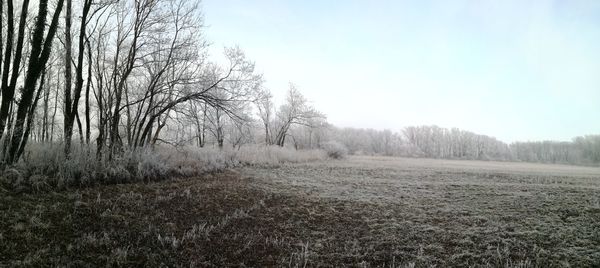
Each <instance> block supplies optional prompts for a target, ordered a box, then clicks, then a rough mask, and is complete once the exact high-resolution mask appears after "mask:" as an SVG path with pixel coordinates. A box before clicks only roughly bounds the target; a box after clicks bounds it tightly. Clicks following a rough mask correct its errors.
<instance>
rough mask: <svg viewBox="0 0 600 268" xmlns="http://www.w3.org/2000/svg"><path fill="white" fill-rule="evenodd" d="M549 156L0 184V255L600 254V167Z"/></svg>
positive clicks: (9, 259)
mask: <svg viewBox="0 0 600 268" xmlns="http://www.w3.org/2000/svg"><path fill="white" fill-rule="evenodd" d="M469 167H471V168H469ZM544 167H546V165H542V166H539V165H534V166H527V165H525V166H524V165H523V164H510V163H497V162H477V161H466V162H460V161H457V162H447V161H442V160H412V159H410V160H407V159H397V158H373V157H362V158H356V157H354V158H350V159H348V160H344V161H322V162H316V163H309V164H293V165H287V164H286V165H281V166H280V167H277V168H273V167H271V168H268V167H248V168H243V169H238V170H236V171H228V172H225V173H222V174H218V175H206V176H204V177H199V178H194V179H181V180H170V181H161V182H155V183H147V184H144V183H138V184H126V185H112V186H99V187H95V188H88V189H81V190H78V191H75V190H70V191H64V192H56V193H45V194H37V195H28V194H21V195H12V194H8V193H6V192H5V193H0V212H1V214H0V266H42V265H45V266H73V267H80V266H127V267H130V266H171V267H184V266H185V267H189V266H192V267H207V266H208V267H222V266H252V267H260V266H280V267H281V266H283V267H304V266H306V267H314V266H331V267H337V266H360V267H428V266H437V267H447V266H463V267H464V266H491V267H507V266H508V267H561V266H572V267H593V266H598V265H600V195H599V193H600V180H598V178H600V176H598V175H599V174H600V172H598V173H594V172H597V171H598V170H594V169H588V168H575V167H569V166H562V167H561V166H549V168H548V169H546V168H544ZM594 174H596V175H594Z"/></svg>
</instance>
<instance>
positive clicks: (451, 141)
mask: <svg viewBox="0 0 600 268" xmlns="http://www.w3.org/2000/svg"><path fill="white" fill-rule="evenodd" d="M329 132H330V133H327V135H328V136H329V137H332V138H335V140H337V141H339V142H340V143H342V144H344V145H345V146H346V147H347V148H348V151H349V152H350V153H351V154H368V155H387V156H408V157H431V158H447V159H478V160H502V161H526V162H544V163H564V164H580V165H596V164H599V163H600V135H587V136H582V137H576V138H574V139H573V140H572V141H569V142H564V141H560V142H559V141H536V142H514V143H511V144H507V143H505V142H502V141H500V140H498V139H496V138H494V137H490V136H486V135H481V134H476V133H473V132H470V131H465V130H460V129H457V128H452V129H447V128H441V127H438V126H416V127H406V128H404V129H403V130H402V131H401V132H392V131H390V130H374V129H356V128H335V127H333V128H330V130H329Z"/></svg>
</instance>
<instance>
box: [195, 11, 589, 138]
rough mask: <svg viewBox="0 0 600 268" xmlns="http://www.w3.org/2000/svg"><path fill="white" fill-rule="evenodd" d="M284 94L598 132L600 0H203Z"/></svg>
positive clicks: (365, 107) (472, 123)
mask: <svg viewBox="0 0 600 268" xmlns="http://www.w3.org/2000/svg"><path fill="white" fill-rule="evenodd" d="M203 9H204V13H205V23H206V25H207V26H208V28H207V30H206V33H207V39H208V40H209V41H211V42H212V44H213V45H212V51H213V52H212V53H217V52H220V51H222V47H223V46H231V45H239V46H240V47H241V48H242V49H243V50H244V51H245V52H246V54H247V56H248V57H249V58H250V59H252V60H254V61H255V62H256V65H257V68H258V70H259V71H260V72H262V73H263V74H264V75H265V78H266V86H267V87H268V88H270V89H271V91H272V92H273V93H274V95H275V97H276V101H279V102H280V101H281V100H282V99H283V96H284V94H285V91H286V90H287V88H288V83H289V82H293V83H295V84H296V85H297V87H298V88H299V89H300V90H301V91H302V92H303V94H304V95H305V96H306V97H307V98H308V99H310V100H311V101H312V103H313V105H314V106H315V107H316V108H317V109H319V110H321V111H323V112H324V113H326V114H327V116H328V121H329V122H331V123H333V124H335V125H337V126H351V127H360V128H377V129H383V128H389V129H392V130H400V129H401V128H402V127H404V126H409V125H424V124H427V125H429V124H436V125H439V126H441V127H458V128H461V129H465V130H470V131H474V132H477V133H480V134H486V135H490V136H495V137H497V138H499V139H501V140H503V141H506V142H512V141H516V140H523V141H525V140H542V139H552V140H570V139H571V138H572V137H574V136H578V135H583V134H593V133H595V134H600V1H597V0H588V1H572V0H569V1H566V0H565V1H562V0H557V1H541V0H540V1H526V0H516V1H507V0H498V1H496V0H493V1H492V0H490V1H486V0H473V1H458V0H453V1H447V0H441V1H421V0H419V1H417V0H415V1H367V0H364V1H339V0H322V1H316V0H315V1H307V0H303V1H291V0H290V1H276V0H264V1H260V0H257V1H249V0H231V1H230V0H204V2H203Z"/></svg>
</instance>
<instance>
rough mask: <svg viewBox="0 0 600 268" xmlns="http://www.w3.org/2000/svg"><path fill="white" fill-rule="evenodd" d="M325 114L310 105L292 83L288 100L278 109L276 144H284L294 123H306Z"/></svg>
mask: <svg viewBox="0 0 600 268" xmlns="http://www.w3.org/2000/svg"><path fill="white" fill-rule="evenodd" d="M324 117H325V116H324V115H323V114H321V113H320V112H318V111H317V110H315V109H314V108H313V107H311V106H309V105H308V103H307V101H306V99H305V98H304V96H302V94H301V93H300V91H299V90H298V89H297V88H296V87H295V86H294V85H293V84H290V89H289V90H288V94H287V98H286V102H285V103H284V104H283V105H281V107H280V108H279V110H278V111H277V122H276V124H277V125H276V129H277V130H276V135H275V144H277V145H279V146H284V144H285V138H286V137H287V133H288V131H289V129H290V127H291V126H292V125H306V124H307V122H308V120H310V119H313V118H324Z"/></svg>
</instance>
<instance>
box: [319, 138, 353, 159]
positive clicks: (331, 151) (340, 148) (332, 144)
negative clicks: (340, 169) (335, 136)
mask: <svg viewBox="0 0 600 268" xmlns="http://www.w3.org/2000/svg"><path fill="white" fill-rule="evenodd" d="M321 148H323V149H324V150H325V152H327V156H329V157H331V158H333V159H342V158H345V157H346V155H348V149H347V148H346V146H344V145H343V144H341V143H339V142H337V141H328V142H325V143H323V144H321Z"/></svg>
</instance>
